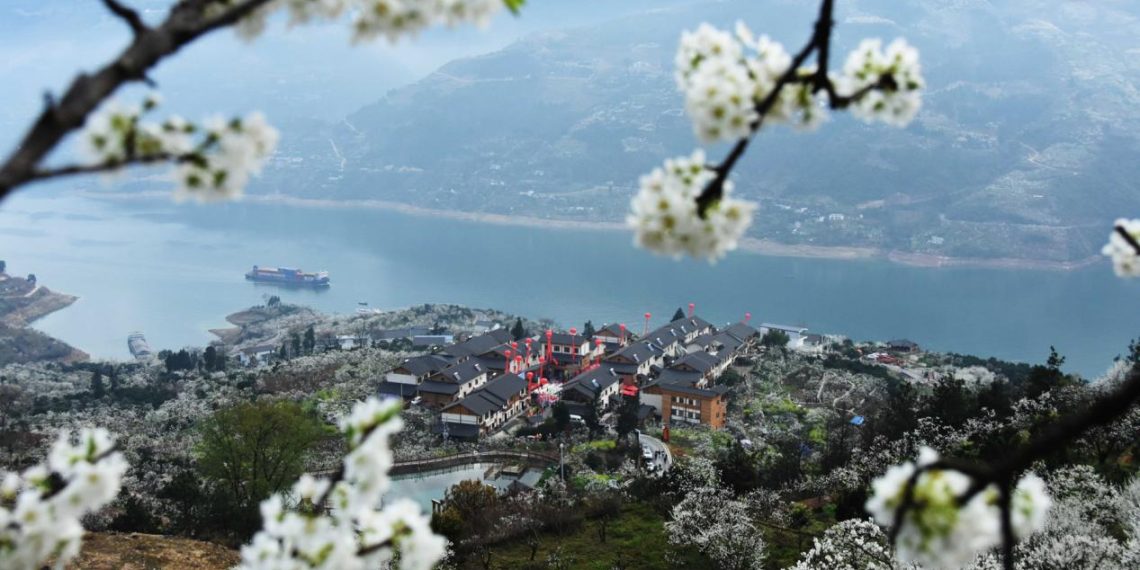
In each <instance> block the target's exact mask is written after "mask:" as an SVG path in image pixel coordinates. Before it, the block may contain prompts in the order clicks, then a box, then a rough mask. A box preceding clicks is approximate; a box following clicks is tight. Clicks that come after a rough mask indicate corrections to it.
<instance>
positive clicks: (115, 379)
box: [107, 365, 119, 392]
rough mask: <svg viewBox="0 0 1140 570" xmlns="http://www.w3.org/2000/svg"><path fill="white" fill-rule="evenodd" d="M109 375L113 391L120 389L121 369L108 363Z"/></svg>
mask: <svg viewBox="0 0 1140 570" xmlns="http://www.w3.org/2000/svg"><path fill="white" fill-rule="evenodd" d="M107 376H108V377H109V378H110V379H111V391H112V392H114V391H116V390H118V389H119V371H118V370H117V369H116V368H115V367H114V366H111V365H107Z"/></svg>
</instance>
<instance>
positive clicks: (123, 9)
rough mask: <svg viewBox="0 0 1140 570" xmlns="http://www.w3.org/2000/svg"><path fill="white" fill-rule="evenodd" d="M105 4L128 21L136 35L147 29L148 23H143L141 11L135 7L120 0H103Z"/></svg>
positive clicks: (113, 12)
mask: <svg viewBox="0 0 1140 570" xmlns="http://www.w3.org/2000/svg"><path fill="white" fill-rule="evenodd" d="M103 5H104V6H106V7H107V9H108V10H110V11H111V13H112V14H114V15H116V16H118V17H119V19H121V20H122V21H124V22H126V23H127V26H130V28H131V31H132V32H134V33H135V35H136V36H138V35H141V34H142V33H143V32H145V31H146V30H147V27H146V24H144V23H143V21H142V17H141V16H139V13H138V12H137V11H136V10H135V9H133V8H131V7H129V6H127V5H125V4H123V3H121V2H119V0H103Z"/></svg>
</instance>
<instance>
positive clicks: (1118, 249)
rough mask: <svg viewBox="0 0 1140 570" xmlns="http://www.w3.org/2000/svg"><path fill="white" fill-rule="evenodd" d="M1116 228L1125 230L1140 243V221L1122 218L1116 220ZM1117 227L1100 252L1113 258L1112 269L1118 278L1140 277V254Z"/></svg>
mask: <svg viewBox="0 0 1140 570" xmlns="http://www.w3.org/2000/svg"><path fill="white" fill-rule="evenodd" d="M1116 227H1119V228H1123V229H1124V231H1125V232H1127V233H1128V235H1130V236H1132V238H1133V239H1135V240H1137V241H1140V220H1128V219H1124V218H1121V219H1119V220H1116ZM1116 227H1114V228H1113V230H1112V234H1110V235H1109V236H1108V243H1106V244H1104V248H1103V249H1101V250H1100V252H1101V253H1102V254H1104V255H1106V256H1108V257H1110V258H1112V268H1113V270H1114V271H1116V275H1117V276H1118V277H1140V252H1138V251H1136V248H1134V247H1132V244H1130V243H1128V240H1126V239H1124V236H1122V235H1120V232H1119V231H1117V230H1116Z"/></svg>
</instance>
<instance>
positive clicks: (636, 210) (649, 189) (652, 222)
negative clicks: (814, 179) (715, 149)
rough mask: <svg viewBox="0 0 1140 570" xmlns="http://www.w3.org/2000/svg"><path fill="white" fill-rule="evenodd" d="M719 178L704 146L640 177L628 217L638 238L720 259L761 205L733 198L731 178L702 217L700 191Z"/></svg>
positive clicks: (661, 249) (651, 246) (653, 247)
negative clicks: (699, 202)
mask: <svg viewBox="0 0 1140 570" xmlns="http://www.w3.org/2000/svg"><path fill="white" fill-rule="evenodd" d="M714 177H715V174H714V173H713V172H712V171H711V170H709V169H708V167H707V166H706V165H705V153H704V151H701V150H697V151H696V152H694V153H693V154H692V155H691V156H687V157H685V156H682V157H677V158H673V159H669V160H666V161H665V165H664V167H662V168H656V169H654V170H653V172H651V173H649V174H647V175H645V176H643V177H642V178H641V189H640V190H639V191H638V193H637V195H635V196H634V197H633V200H632V201H631V203H630V209H631V212H630V214H629V216H628V217H627V219H626V222H627V223H628V224H629V226H630V227H631V228H633V229H634V232H635V233H634V243H636V244H637V245H638V246H640V247H643V248H645V249H648V250H650V251H654V252H657V253H661V254H665V255H672V256H674V257H680V256H681V255H682V254H687V255H690V256H693V257H698V258H705V259H708V260H710V261H715V260H717V259H719V258H721V257H723V256H724V254H725V253H727V252H728V251H730V250H732V249H735V248H736V244H737V242H738V241H739V240H740V238H741V237H742V236H743V235H744V232H745V230H747V229H748V226H749V224H751V223H752V212H753V211H754V210H755V209H756V204H754V203H752V202H748V201H744V200H737V199H735V198H733V197H732V195H731V193H732V183H731V182H730V181H726V182H725V183H724V193H723V196H722V197H721V199H720V200H718V201H717V202H715V203H713V204H712V205H710V206H709V208H708V209H707V210H706V211H705V215H704V217H701V216H700V215H699V213H698V211H697V202H696V200H697V196H699V195H700V193H701V191H702V190H704V188H705V186H706V185H707V184H708V183H709V182H710V181H711V180H712V179H713V178H714Z"/></svg>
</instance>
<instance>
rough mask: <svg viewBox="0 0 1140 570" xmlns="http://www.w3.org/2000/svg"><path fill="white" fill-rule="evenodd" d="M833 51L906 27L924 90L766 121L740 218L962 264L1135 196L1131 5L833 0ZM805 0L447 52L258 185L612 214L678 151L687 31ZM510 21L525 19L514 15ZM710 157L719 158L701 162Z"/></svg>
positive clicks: (788, 35)
mask: <svg viewBox="0 0 1140 570" xmlns="http://www.w3.org/2000/svg"><path fill="white" fill-rule="evenodd" d="M840 6H841V10H840V12H839V14H838V18H837V19H838V21H839V26H838V32H837V33H838V35H837V39H836V41H837V43H838V46H839V49H838V50H837V52H838V54H839V56H840V57H839V58H838V59H837V60H836V61H835V62H833V67H837V66H838V65H840V64H841V63H842V57H841V56H842V54H844V53H845V50H846V48H849V47H851V46H852V45H854V43H856V42H857V41H858V40H859V39H860V38H863V37H868V36H880V37H883V38H885V39H890V38H893V37H895V36H897V35H903V36H905V37H907V38H908V39H909V40H910V41H911V42H912V43H914V44H916V45H918V46H919V47H920V49H921V51H922V55H923V61H924V65H925V67H926V73H927V79H928V83H929V86H930V90H929V92H928V94H927V97H926V106H925V108H924V109H923V112H922V113H921V114H920V116H919V119H917V120H916V122H915V123H914V124H912V125H911V126H910V127H909V128H908V129H906V130H901V131H900V130H895V129H892V128H889V127H883V126H867V125H864V124H862V123H860V122H858V121H855V120H853V119H851V118H850V117H847V116H845V115H843V116H837V117H835V118H834V120H833V121H832V122H831V123H830V124H828V125H826V126H825V127H824V128H823V129H822V131H821V132H819V133H816V134H809V135H796V134H792V133H789V132H787V131H786V130H783V129H775V130H772V131H770V132H768V133H766V134H765V135H764V136H763V137H761V138H760V139H759V140H758V143H757V144H756V145H755V146H754V147H753V148H752V149H751V150H750V154H749V156H747V158H746V159H745V160H744V162H743V164H742V166H741V168H740V170H739V173H738V177H737V179H738V180H737V181H738V188H739V190H740V192H741V193H742V194H743V195H745V196H748V197H750V198H753V199H758V200H760V201H761V202H762V205H763V209H762V211H761V212H760V214H759V218H758V220H757V224H756V225H755V227H754V230H753V233H754V235H756V236H758V237H766V238H770V239H775V240H778V241H782V242H787V243H797V244H813V245H861V246H870V247H876V248H881V249H886V250H899V251H903V252H914V253H929V254H935V255H950V256H959V257H1018V258H1030V259H1046V260H1059V261H1065V260H1079V259H1083V258H1086V257H1088V256H1091V255H1095V254H1096V252H1097V250H1098V249H1099V246H1100V244H1101V243H1102V242H1103V240H1104V238H1105V236H1106V235H1107V232H1108V230H1109V225H1110V223H1111V221H1112V219H1113V218H1114V217H1116V216H1118V215H1123V214H1127V213H1130V212H1133V211H1134V210H1135V209H1136V205H1137V203H1138V202H1140V187H1138V186H1137V183H1136V182H1135V181H1136V180H1137V179H1138V175H1140V161H1137V160H1136V157H1137V156H1138V155H1140V135H1138V134H1137V133H1138V132H1140V129H1138V127H1140V113H1138V112H1137V109H1140V91H1138V90H1137V88H1136V80H1137V77H1138V73H1137V72H1138V71H1140V63H1138V62H1137V58H1136V55H1137V54H1138V53H1140V45H1137V44H1135V38H1136V37H1140V23H1138V20H1137V16H1136V15H1137V13H1140V7H1138V6H1137V5H1135V4H1130V3H1127V2H1123V1H1108V2H1098V3H1095V4H1094V3H1084V2H1059V3H1057V2H1045V1H1042V0H1016V1H1014V2H1009V3H990V2H985V1H980V0H978V1H974V0H960V1H957V2H949V3H948V2H933V1H924V2H907V3H899V2H895V1H890V0H875V1H867V0H864V1H861V2H841V3H840ZM815 9H816V3H815V2H805V1H791V0H785V1H781V2H764V3H755V2H745V1H743V0H736V1H726V2H703V3H698V4H694V5H691V6H687V7H683V8H672V9H663V10H658V11H652V12H647V13H645V14H644V15H640V16H637V17H632V18H624V19H621V20H618V21H614V22H612V23H609V24H606V25H601V26H595V27H590V28H585V29H574V30H567V31H564V32H559V33H548V34H542V35H538V36H534V37H531V38H529V39H527V40H525V41H521V42H518V43H516V44H514V45H513V46H511V47H509V48H507V49H504V50H502V51H500V52H497V53H492V54H489V55H486V56H482V57H476V58H470V59H463V60H459V61H455V62H452V63H450V64H448V65H446V66H444V67H443V68H441V69H440V70H439V71H438V72H436V73H434V74H432V75H431V76H429V77H426V78H424V79H423V80H421V81H419V82H417V83H415V84H413V85H411V86H409V87H406V88H402V89H398V90H395V91H392V92H390V93H389V94H388V95H387V96H386V97H384V98H383V99H381V100H380V101H378V102H376V103H375V104H373V105H370V106H368V107H366V108H363V109H361V110H360V111H358V112H356V113H354V114H352V115H351V116H350V117H348V118H347V120H346V121H344V122H343V123H341V124H339V125H337V126H335V127H334V128H331V129H330V130H328V131H326V132H320V133H317V132H309V133H307V134H301V133H298V134H297V138H295V139H294V145H295V146H292V147H290V151H289V152H291V153H293V154H291V155H287V156H286V157H284V158H282V160H280V161H279V165H278V168H276V169H275V170H274V172H272V173H271V174H270V175H269V178H268V179H267V180H266V181H265V183H264V184H260V185H259V188H260V189H259V190H257V191H260V192H265V191H269V190H267V189H270V188H271V189H272V190H271V191H273V192H281V193H286V194H291V195H300V196H306V197H314V198H331V199H381V200H393V201H399V202H406V203H412V204H416V205H420V206H426V207H432V208H440V209H459V210H467V211H485V212H497V213H515V214H520V215H530V216H539V217H553V218H564V219H603V220H618V219H621V217H622V216H623V214H624V212H625V209H626V204H627V203H628V199H629V196H630V195H631V194H632V193H633V191H634V188H635V185H636V180H637V177H638V176H639V175H640V174H642V173H644V172H645V171H647V170H648V169H650V168H652V167H653V166H654V165H656V164H658V163H659V162H660V161H661V159H662V158H664V157H666V156H669V155H674V154H678V153H682V152H688V151H689V150H691V149H692V148H693V147H694V146H695V145H696V141H695V139H694V138H693V137H692V135H691V132H690V128H689V126H688V123H687V120H686V119H685V118H684V116H683V114H682V112H681V106H682V100H681V97H680V96H679V94H678V93H676V91H675V89H674V87H673V82H672V58H673V54H674V50H675V48H676V43H677V37H678V35H679V33H680V31H681V30H682V29H685V28H691V27H693V26H695V25H696V24H697V23H699V22H700V21H702V20H708V21H711V22H714V23H717V24H720V25H725V26H727V25H730V24H731V23H732V21H734V20H735V19H736V18H737V17H743V18H744V19H745V20H746V21H748V22H749V23H750V24H751V26H752V27H753V29H755V30H757V31H758V32H759V31H767V32H770V33H772V34H773V35H774V36H775V37H776V38H777V39H779V40H781V41H783V42H784V43H785V45H786V46H787V47H789V49H796V48H798V47H799V45H801V43H802V42H803V40H804V38H805V37H806V35H807V33H808V32H809V29H810V25H811V23H812V20H813V16H814V11H815ZM524 17H525V15H524ZM718 154H719V153H717V152H714V156H716V155H718Z"/></svg>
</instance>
